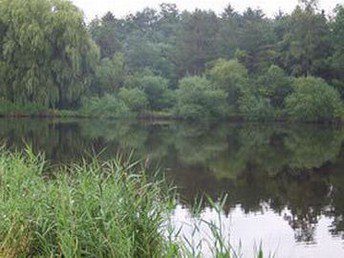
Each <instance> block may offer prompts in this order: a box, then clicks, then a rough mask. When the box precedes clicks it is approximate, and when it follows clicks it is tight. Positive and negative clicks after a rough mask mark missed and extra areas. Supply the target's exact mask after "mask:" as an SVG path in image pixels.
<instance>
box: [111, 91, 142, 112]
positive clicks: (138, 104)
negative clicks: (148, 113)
mask: <svg viewBox="0 0 344 258" xmlns="http://www.w3.org/2000/svg"><path fill="white" fill-rule="evenodd" d="M118 97H119V98H120V99H121V100H123V101H124V103H125V104H126V106H127V107H128V108H129V109H130V110H131V111H134V112H143V111H145V110H146V108H147V106H148V100H147V96H146V94H145V93H144V92H143V91H142V90H140V89H138V88H136V89H126V88H121V89H120V91H119V94H118Z"/></svg>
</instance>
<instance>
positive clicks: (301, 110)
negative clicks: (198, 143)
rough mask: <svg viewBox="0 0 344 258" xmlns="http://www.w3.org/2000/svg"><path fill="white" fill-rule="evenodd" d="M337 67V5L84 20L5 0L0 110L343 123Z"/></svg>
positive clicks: (45, 4) (341, 49)
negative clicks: (285, 10) (327, 10)
mask: <svg viewBox="0 0 344 258" xmlns="http://www.w3.org/2000/svg"><path fill="white" fill-rule="evenodd" d="M343 71H344V6H343V5H338V6H337V7H336V8H335V10H333V12H332V13H331V14H327V13H325V11H323V10H319V8H318V5H317V1H316V0H300V1H299V5H297V6H296V7H295V9H294V10H293V12H292V13H290V14H289V13H283V12H281V11H278V10H276V15H275V16H274V17H267V16H266V15H265V14H264V12H263V11H262V10H260V9H252V8H248V9H247V10H246V11H244V12H243V13H239V12H237V11H236V10H234V9H233V8H232V7H231V5H230V4H229V5H228V6H227V8H226V9H225V10H223V12H222V13H221V14H216V13H215V12H213V11H211V10H200V9H196V10H195V11H193V12H190V11H181V10H179V9H178V8H177V6H176V5H175V4H161V5H160V8H159V9H158V10H155V9H150V8H146V9H144V10H142V11H139V12H137V13H135V14H130V15H127V16H126V17H122V18H118V17H115V16H114V14H112V13H111V12H110V11H109V12H108V13H106V14H105V15H104V16H103V17H97V18H95V19H93V20H92V21H90V22H88V23H87V22H86V21H85V17H84V15H83V13H82V12H81V11H80V10H79V9H78V8H77V7H75V6H74V5H73V4H72V3H71V2H70V1H65V0H32V1H23V0H1V1H0V115H1V116H26V115H29V116H36V115H61V116H63V115H65V116H69V115H77V116H85V117H104V118H120V117H129V116H130V117H131V116H133V117H158V118H178V119H187V120H203V119H206V120H209V119H223V120H225V119H227V120H231V119H234V120H249V121H304V122H334V121H343V120H344V108H343V99H344V72H343Z"/></svg>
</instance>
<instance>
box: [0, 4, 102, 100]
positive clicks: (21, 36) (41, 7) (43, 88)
mask: <svg viewBox="0 0 344 258" xmlns="http://www.w3.org/2000/svg"><path fill="white" fill-rule="evenodd" d="M0 24H1V27H2V31H3V33H2V34H1V36H0V43H1V44H2V46H1V48H0V49H2V53H1V54H0V76H1V77H0V86H1V95H2V97H3V98H6V99H8V100H10V101H13V102H20V103H27V102H36V103H40V104H43V105H46V106H50V107H67V106H71V105H76V104H77V103H78V102H79V100H80V98H81V96H82V94H83V93H84V92H85V91H86V90H87V87H88V85H89V84H90V80H91V77H90V75H91V74H92V72H93V70H94V69H93V68H94V66H95V64H96V62H97V59H98V50H97V47H96V46H95V44H94V43H93V42H92V41H91V39H90V38H89V36H88V34H87V30H86V27H85V24H84V20H83V14H82V13H81V12H80V11H79V10H78V9H77V8H76V7H75V6H74V5H72V4H71V2H69V1H65V0H30V1H26V0H0Z"/></svg>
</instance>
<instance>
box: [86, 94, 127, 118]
mask: <svg viewBox="0 0 344 258" xmlns="http://www.w3.org/2000/svg"><path fill="white" fill-rule="evenodd" d="M81 113H82V114H83V115H85V116H89V117H108V118H110V117H121V116H124V115H127V114H128V113H129V108H128V107H127V106H126V105H125V103H124V102H123V101H122V100H121V99H119V98H117V97H116V96H115V95H105V96H104V97H101V98H98V97H94V98H90V99H87V100H85V101H84V103H83V107H82V109H81Z"/></svg>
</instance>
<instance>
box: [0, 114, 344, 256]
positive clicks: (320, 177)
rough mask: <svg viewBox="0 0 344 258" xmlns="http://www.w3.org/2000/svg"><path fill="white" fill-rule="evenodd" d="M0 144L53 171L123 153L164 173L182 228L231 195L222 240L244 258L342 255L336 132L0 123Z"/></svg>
mask: <svg viewBox="0 0 344 258" xmlns="http://www.w3.org/2000/svg"><path fill="white" fill-rule="evenodd" d="M0 140H1V142H2V144H3V145H5V146H6V147H7V148H9V149H11V150H15V149H22V148H23V147H24V146H25V145H30V146H32V148H33V149H34V150H35V151H36V152H44V153H45V156H46V158H47V160H49V162H51V164H52V165H58V164H65V163H68V162H72V161H75V162H78V161H80V160H81V158H82V157H86V159H87V158H90V157H91V156H93V155H95V154H96V155H98V156H99V157H100V158H101V159H109V158H113V157H116V156H117V155H119V153H121V154H123V155H130V154H131V155H133V157H134V159H140V160H143V161H144V162H145V164H146V166H148V167H149V168H150V169H151V170H152V171H153V170H155V169H157V168H161V172H160V174H162V173H163V172H165V173H166V177H167V179H168V180H169V181H170V182H171V183H173V184H174V185H175V186H176V187H177V191H178V194H179V198H178V205H177V207H176V209H175V211H174V215H173V223H175V224H176V225H177V226H179V225H182V224H183V225H184V224H185V223H190V221H193V218H192V215H191V213H190V212H189V207H191V206H192V205H193V203H194V201H195V198H197V197H199V196H202V195H204V194H206V195H208V196H210V197H211V198H213V199H214V200H218V199H219V198H221V197H222V196H224V194H227V195H228V198H227V201H226V203H225V204H224V207H223V210H222V211H221V214H222V216H221V220H222V224H223V226H224V232H225V234H228V235H229V236H230V240H231V243H232V245H233V247H234V248H235V249H236V250H239V249H240V251H238V252H240V253H242V254H244V255H243V257H252V255H253V253H254V252H255V250H254V247H255V246H256V247H258V246H259V245H260V244H261V245H262V247H263V250H264V252H265V254H269V253H271V254H275V257H325V256H326V257H327V258H329V257H344V217H343V216H344V145H343V140H344V129H341V128H339V127H334V126H325V125H323V126H320V125H285V124H245V123H242V124H233V123H232V124H231V123H217V124H210V123H208V124H207V123H204V124H188V123H184V122H159V123H158V122H147V121H146V122H142V121H141V122H139V121H129V122H128V121H127V122H125V121H120V120H119V121H106V120H66V121H64V120H62V121H61V120H40V119H1V120H0ZM200 209H201V214H200V215H199V216H201V217H202V218H205V219H207V220H212V219H214V220H216V219H217V214H216V212H215V211H214V210H213V209H211V208H209V205H208V204H207V203H204V205H203V206H202V207H200ZM204 230H205V232H206V229H204ZM182 233H183V234H185V235H192V228H191V227H188V225H187V224H186V226H184V227H183V231H182ZM197 237H200V236H197V235H196V236H195V238H197Z"/></svg>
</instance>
